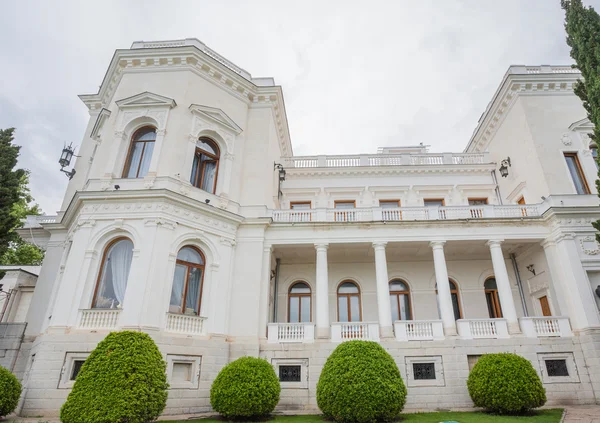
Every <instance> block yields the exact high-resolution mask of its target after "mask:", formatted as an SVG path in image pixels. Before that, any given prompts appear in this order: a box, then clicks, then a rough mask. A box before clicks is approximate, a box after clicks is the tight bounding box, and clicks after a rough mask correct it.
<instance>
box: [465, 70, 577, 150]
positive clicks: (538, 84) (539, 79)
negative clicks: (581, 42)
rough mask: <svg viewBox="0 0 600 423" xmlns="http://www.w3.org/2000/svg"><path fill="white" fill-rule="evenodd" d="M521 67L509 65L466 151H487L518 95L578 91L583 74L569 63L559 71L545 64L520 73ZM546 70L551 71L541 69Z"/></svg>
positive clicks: (571, 92) (561, 93)
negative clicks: (570, 67)
mask: <svg viewBox="0 0 600 423" xmlns="http://www.w3.org/2000/svg"><path fill="white" fill-rule="evenodd" d="M518 68H519V67H515V69H514V70H513V67H510V68H509V69H508V71H507V73H506V74H505V75H504V77H503V79H502V82H501V83H500V86H499V87H498V89H497V90H496V93H495V94H494V97H493V98H492V101H491V102H490V103H489V105H488V107H487V108H486V110H485V111H484V113H483V115H482V116H481V118H480V120H479V123H478V124H477V127H476V128H475V130H474V131H473V135H472V136H471V139H470V140H469V143H468V144H467V147H466V148H465V150H464V152H465V153H480V152H483V151H486V149H487V147H488V144H489V142H490V141H491V140H492V138H493V137H494V135H495V134H496V131H497V130H498V128H499V127H500V126H501V125H502V122H503V121H504V119H505V117H506V115H507V114H508V112H509V111H510V110H511V108H512V107H513V105H514V104H515V102H516V100H517V98H518V97H519V96H539V95H575V94H574V92H573V84H574V83H575V82H577V80H578V79H579V78H580V76H581V74H580V73H579V72H577V71H567V70H568V69H569V68H568V67H561V68H556V69H558V70H557V71H554V68H550V69H549V70H548V69H545V67H540V68H537V67H526V68H525V71H524V72H525V73H518V72H521V71H522V70H520V69H518ZM542 68H544V69H542ZM563 68H564V69H563ZM565 69H567V70H565ZM546 71H549V73H542V72H546Z"/></svg>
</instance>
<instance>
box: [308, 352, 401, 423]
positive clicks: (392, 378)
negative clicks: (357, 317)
mask: <svg viewBox="0 0 600 423" xmlns="http://www.w3.org/2000/svg"><path fill="white" fill-rule="evenodd" d="M405 401H406V387H405V386H404V382H403V381H402V377H401V376H400V371H399V370H398V366H396V363H395V362H394V359H393V358H392V356H390V355H389V354H388V352H387V351H386V350H384V349H383V347H382V346H381V345H379V344H378V343H376V342H372V341H348V342H344V343H342V344H340V345H338V347H337V348H336V349H335V350H334V351H333V352H332V353H331V355H330V356H329V358H328V359H327V362H326V363H325V366H324V367H323V371H322V372H321V377H320V378H319V382H318V383H317V404H318V406H319V408H320V409H321V411H322V412H323V414H324V415H325V417H326V418H328V419H333V420H335V421H337V422H353V423H363V422H374V421H388V420H392V419H394V418H396V417H398V415H399V414H400V412H401V411H402V408H404V403H405Z"/></svg>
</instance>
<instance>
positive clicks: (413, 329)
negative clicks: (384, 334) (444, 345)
mask: <svg viewBox="0 0 600 423" xmlns="http://www.w3.org/2000/svg"><path fill="white" fill-rule="evenodd" d="M394 335H395V336H396V340H398V341H434V340H436V341H437V340H442V339H444V328H443V326H442V321H441V320H397V321H395V322H394Z"/></svg>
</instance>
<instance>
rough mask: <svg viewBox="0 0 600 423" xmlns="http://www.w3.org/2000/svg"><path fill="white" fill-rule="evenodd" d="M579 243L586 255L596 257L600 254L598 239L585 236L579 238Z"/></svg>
mask: <svg viewBox="0 0 600 423" xmlns="http://www.w3.org/2000/svg"><path fill="white" fill-rule="evenodd" d="M579 243H580V244H581V249H582V250H583V252H584V254H587V255H590V256H594V255H598V254H600V246H599V245H598V242H597V241H596V238H595V237H593V236H584V237H581V238H579Z"/></svg>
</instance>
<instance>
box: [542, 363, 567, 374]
mask: <svg viewBox="0 0 600 423" xmlns="http://www.w3.org/2000/svg"><path fill="white" fill-rule="evenodd" d="M545 361H546V370H547V371H548V376H569V370H568V369H567V360H545Z"/></svg>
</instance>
